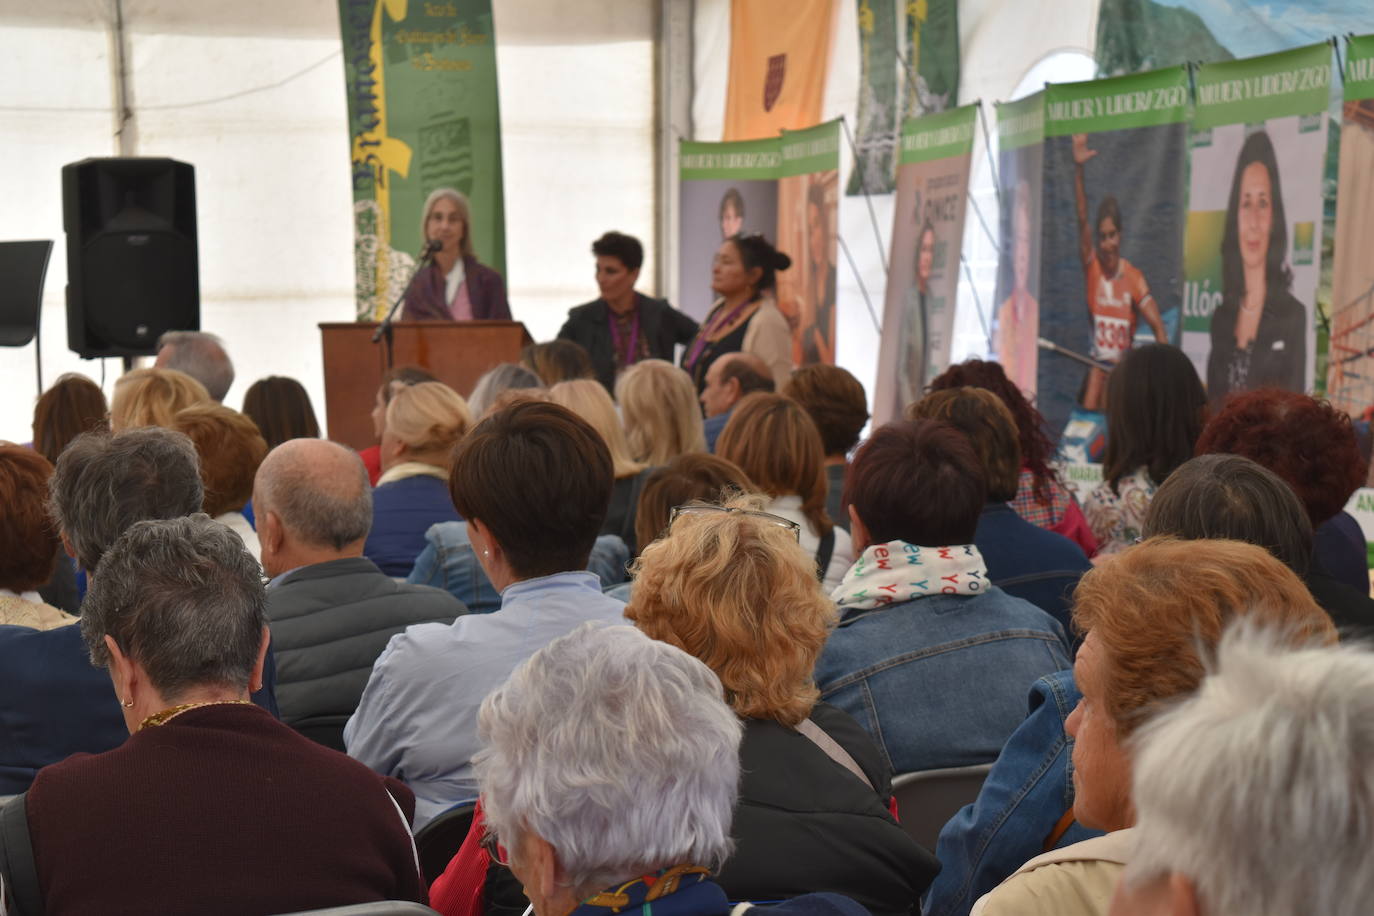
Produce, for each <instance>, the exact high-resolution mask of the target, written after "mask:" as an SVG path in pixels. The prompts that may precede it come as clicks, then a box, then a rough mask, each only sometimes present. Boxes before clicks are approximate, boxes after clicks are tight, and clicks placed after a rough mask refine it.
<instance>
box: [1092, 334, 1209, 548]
mask: <svg viewBox="0 0 1374 916" xmlns="http://www.w3.org/2000/svg"><path fill="white" fill-rule="evenodd" d="M1206 412H1207V394H1206V392H1204V391H1203V390H1202V381H1201V380H1200V379H1199V378H1198V377H1197V370H1196V369H1194V368H1193V362H1192V360H1190V359H1189V358H1188V357H1187V356H1186V355H1184V353H1183V351H1182V350H1180V349H1179V348H1178V347H1174V346H1170V345H1169V344H1161V343H1151V344H1145V345H1144V346H1140V347H1135V348H1134V349H1131V350H1127V351H1126V355H1125V356H1123V357H1122V358H1121V362H1119V363H1117V366H1116V368H1115V369H1113V370H1112V374H1111V375H1110V376H1108V377H1107V450H1106V452H1105V454H1104V455H1103V456H1102V483H1100V484H1098V486H1097V487H1096V488H1095V489H1094V490H1093V491H1092V492H1091V493H1089V494H1088V496H1087V498H1086V499H1085V500H1084V501H1083V514H1084V515H1085V516H1086V517H1087V519H1088V524H1089V525H1091V526H1092V529H1093V536H1094V537H1096V538H1097V547H1098V552H1099V553H1103V554H1110V553H1118V552H1120V551H1122V550H1125V549H1126V548H1127V547H1130V546H1131V544H1133V543H1135V541H1136V539H1138V538H1139V537H1140V527H1141V524H1142V523H1143V522H1144V520H1145V510H1146V509H1147V508H1148V507H1149V505H1150V497H1152V496H1154V492H1155V488H1156V487H1158V486H1159V485H1160V484H1162V483H1163V482H1164V480H1165V478H1167V477H1168V476H1169V474H1170V473H1172V472H1173V470H1174V468H1176V467H1178V466H1179V465H1180V464H1182V463H1183V462H1185V461H1187V460H1188V459H1189V458H1191V457H1193V446H1194V445H1195V444H1196V442H1197V438H1198V434H1199V433H1201V432H1202V424H1203V422H1204V421H1205V420H1206Z"/></svg>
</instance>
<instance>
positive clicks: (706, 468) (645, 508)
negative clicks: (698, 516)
mask: <svg viewBox="0 0 1374 916" xmlns="http://www.w3.org/2000/svg"><path fill="white" fill-rule="evenodd" d="M753 489H754V485H753V483H752V482H750V480H749V477H748V475H747V474H745V473H744V472H743V471H741V470H740V469H739V465H737V464H735V463H734V462H732V461H726V460H725V459H724V458H721V457H720V456H719V455H711V454H708V453H706V452H688V453H687V454H685V455H678V456H677V457H676V458H673V459H672V460H671V461H669V462H668V463H667V464H665V465H663V466H662V467H659V468H654V470H653V471H651V472H650V473H649V476H648V477H647V478H645V481H644V489H642V490H640V492H639V508H638V510H637V511H636V512H635V540H636V542H637V543H638V544H639V545H640V548H641V550H642V549H643V548H644V547H647V546H648V545H649V544H650V543H652V542H653V541H656V540H658V539H659V537H661V536H662V535H664V534H666V533H667V532H668V523H669V521H671V519H672V513H673V508H674V507H675V506H683V505H686V504H688V503H691V502H707V503H718V502H722V501H726V500H729V499H731V498H733V497H735V496H737V495H740V494H743V493H748V492H751V491H752V490H753Z"/></svg>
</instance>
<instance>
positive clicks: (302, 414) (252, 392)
mask: <svg viewBox="0 0 1374 916" xmlns="http://www.w3.org/2000/svg"><path fill="white" fill-rule="evenodd" d="M243 412H244V414H246V415H247V416H248V418H249V419H251V420H252V421H253V422H254V423H256V424H257V427H258V430H259V432H261V433H262V437H263V439H264V440H266V442H267V447H268V448H269V449H273V448H276V447H277V446H279V445H281V444H282V443H283V442H287V441H290V440H291V439H315V438H318V437H319V435H320V424H319V421H318V420H316V419H315V408H314V407H313V406H312V405H311V403H310V394H309V392H307V391H306V390H305V386H304V385H302V384H301V383H300V382H298V381H296V380H295V379H293V378H287V377H286V376H283V375H269V376H267V378H261V379H258V380H257V381H256V382H254V383H253V384H252V385H250V386H248V390H247V391H246V392H245V393H244V395H243Z"/></svg>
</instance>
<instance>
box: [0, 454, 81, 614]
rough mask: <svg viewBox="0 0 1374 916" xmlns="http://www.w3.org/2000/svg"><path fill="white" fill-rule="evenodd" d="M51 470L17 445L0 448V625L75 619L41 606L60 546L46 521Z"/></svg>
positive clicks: (37, 456) (36, 455)
mask: <svg viewBox="0 0 1374 916" xmlns="http://www.w3.org/2000/svg"><path fill="white" fill-rule="evenodd" d="M51 477H52V465H51V464H49V463H48V459H46V458H44V457H43V456H42V455H40V454H39V453H38V452H36V451H34V450H33V449H30V448H25V447H24V446H22V445H0V506H4V507H5V509H4V511H3V512H0V624H13V625H17V626H29V627H33V628H35V629H50V628H51V627H54V626H61V625H62V624H64V623H70V622H72V620H74V619H75V618H73V617H71V616H70V615H68V614H64V613H62V612H61V611H59V610H58V609H57V608H54V607H50V606H49V605H47V604H45V603H43V600H42V599H41V598H39V597H38V595H37V590H38V587H39V586H41V585H43V584H44V583H46V582H47V581H48V580H49V579H50V578H52V573H53V568H54V567H55V566H56V564H57V552H58V550H59V549H60V548H61V545H62V542H61V540H60V539H59V537H58V535H57V529H56V528H55V527H54V526H53V523H52V520H51V518H49V516H48V507H47V496H48V480H49V478H51Z"/></svg>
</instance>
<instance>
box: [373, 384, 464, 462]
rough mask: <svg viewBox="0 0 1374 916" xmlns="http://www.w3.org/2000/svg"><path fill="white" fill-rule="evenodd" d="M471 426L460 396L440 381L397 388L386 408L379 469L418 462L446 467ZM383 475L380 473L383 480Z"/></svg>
mask: <svg viewBox="0 0 1374 916" xmlns="http://www.w3.org/2000/svg"><path fill="white" fill-rule="evenodd" d="M471 426H472V413H471V411H470V410H469V409H468V405H467V402H466V401H464V400H463V397H462V395H460V394H459V393H458V392H456V391H454V390H453V389H452V388H450V387H449V386H447V385H445V384H444V383H443V382H419V383H417V384H414V385H404V386H401V387H398V388H397V389H396V390H395V391H394V392H393V393H392V395H391V401H390V403H388V404H387V407H386V422H385V425H384V427H383V430H382V452H381V459H382V470H383V472H389V471H391V470H392V469H393V468H396V467H398V466H399V465H403V464H421V465H429V466H431V467H437V468H443V469H445V470H447V468H448V466H449V457H450V455H451V454H452V452H453V446H454V445H455V444H457V442H458V440H460V439H461V438H462V437H463V435H464V433H466V432H467V431H468V429H469V428H470V427H471ZM385 479H386V474H385V473H384V474H383V482H385Z"/></svg>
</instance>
